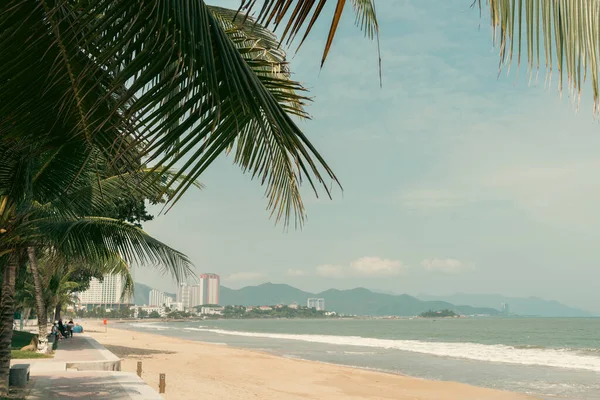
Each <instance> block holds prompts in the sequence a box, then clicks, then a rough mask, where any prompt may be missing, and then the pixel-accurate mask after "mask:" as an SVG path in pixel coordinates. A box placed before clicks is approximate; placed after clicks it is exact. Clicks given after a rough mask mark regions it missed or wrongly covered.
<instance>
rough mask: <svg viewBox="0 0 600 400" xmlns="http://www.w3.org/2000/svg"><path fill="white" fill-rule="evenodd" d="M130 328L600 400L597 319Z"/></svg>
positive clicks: (260, 322)
mask: <svg viewBox="0 0 600 400" xmlns="http://www.w3.org/2000/svg"><path fill="white" fill-rule="evenodd" d="M129 328H130V329H136V330H145V331H148V330H150V331H154V332H155V333H160V334H167V335H169V336H178V337H182V338H185V339H193V340H201V341H207V342H218V343H225V344H228V345H232V346H237V347H246V348H252V349H260V350H265V351H269V352H272V353H275V354H279V355H282V356H285V357H293V358H302V359H308V360H318V361H324V362H330V363H337V364H344V365H351V366H356V367H361V368H372V369H378V370H383V371H388V372H395V373H402V374H407V375H411V376H418V377H422V378H427V379H437V380H450V381H459V382H464V383H468V384H472V385H477V386H484V387H491V388H496V389H504V390H510V391H517V392H523V393H530V394H536V395H538V396H540V397H542V398H547V399H555V398H560V399H570V400H579V399H597V400H600V319H594V318H567V319H559V318H519V319H517V318H515V319H509V318H478V319H477V318H475V319H441V320H423V319H410V320H408V319H405V320H333V319H331V320H300V319H294V320H220V321H203V322H191V323H172V324H162V323H134V324H129Z"/></svg>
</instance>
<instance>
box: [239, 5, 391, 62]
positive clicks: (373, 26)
mask: <svg viewBox="0 0 600 400" xmlns="http://www.w3.org/2000/svg"><path fill="white" fill-rule="evenodd" d="M334 1H335V11H334V13H333V17H332V21H331V26H330V28H329V34H328V35H327V41H326V44H325V49H324V50H323V56H322V58H321V67H322V66H323V64H324V63H325V60H326V59H327V55H328V54H329V50H330V49H331V45H332V44H333V39H334V37H335V34H336V32H337V27H338V24H339V22H340V19H341V17H342V13H343V11H344V8H345V6H346V0H334ZM292 3H293V2H292V0H262V1H258V2H257V1H256V0H241V5H240V8H239V11H241V12H244V13H245V14H246V15H250V14H251V13H252V11H253V10H255V9H258V10H259V11H258V14H257V16H256V19H257V20H258V22H259V23H261V24H263V25H264V26H266V27H267V28H268V27H271V26H273V27H274V29H275V30H276V29H277V28H278V27H279V26H283V33H282V34H281V41H284V40H286V39H287V42H286V43H287V44H291V43H292V42H293V41H294V39H295V38H296V36H297V35H298V33H300V32H302V31H303V30H304V35H303V37H302V40H301V41H300V44H299V45H298V48H300V46H302V43H304V40H306V37H307V36H308V34H309V33H310V31H311V30H312V28H313V26H314V24H315V22H316V21H317V20H318V19H319V17H321V15H322V14H321V12H322V11H323V9H324V8H325V5H326V4H327V0H319V1H318V2H317V1H315V0H298V1H297V2H296V5H295V6H293V7H292ZM352 6H353V8H354V12H355V15H356V24H357V25H358V26H359V27H360V28H361V29H362V30H363V31H364V32H365V35H366V36H367V37H368V38H370V39H373V38H375V37H378V35H379V25H378V23H377V13H376V12H375V0H352ZM309 18H310V21H309V22H308V25H307V27H306V28H303V25H304V23H305V22H306V21H307V20H309ZM380 58H381V57H380ZM380 69H381V66H380Z"/></svg>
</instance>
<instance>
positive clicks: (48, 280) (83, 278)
mask: <svg viewBox="0 0 600 400" xmlns="http://www.w3.org/2000/svg"><path fill="white" fill-rule="evenodd" d="M27 250H28V254H29V262H30V274H29V277H28V278H29V279H28V280H26V282H25V285H24V288H23V291H24V292H25V293H19V294H20V297H21V298H24V299H25V300H27V301H22V305H25V306H29V307H33V308H35V310H36V313H37V315H38V332H39V335H38V337H39V345H38V352H39V353H46V352H47V351H48V350H49V348H48V346H47V345H48V341H47V336H48V319H47V316H48V312H49V311H50V310H55V311H54V317H53V319H54V320H60V319H61V315H60V314H61V309H62V307H63V306H65V305H71V304H74V300H75V299H74V293H75V292H79V291H83V290H85V288H86V287H87V286H88V284H89V281H90V279H91V278H97V279H102V278H103V277H104V276H105V275H120V276H121V277H123V282H124V287H123V293H122V295H121V296H122V297H123V298H125V297H127V296H131V295H133V287H134V283H133V277H132V276H131V273H130V271H129V265H128V264H127V263H126V262H125V260H123V258H122V257H121V256H119V255H118V254H116V253H115V254H113V255H112V256H111V257H110V258H109V259H100V260H94V259H90V258H86V257H81V258H80V259H67V258H65V257H63V256H62V255H61V254H60V253H58V252H57V251H56V250H55V249H53V248H51V249H46V250H45V251H44V254H42V255H41V257H38V256H37V255H36V254H35V253H36V252H35V250H34V248H33V247H29V248H28V249H27Z"/></svg>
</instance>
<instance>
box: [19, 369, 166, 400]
mask: <svg viewBox="0 0 600 400" xmlns="http://www.w3.org/2000/svg"><path fill="white" fill-rule="evenodd" d="M32 379H33V387H32V389H31V391H30V393H29V395H28V396H27V397H26V399H27V400H54V399H86V400H100V399H105V400H113V399H114V400H117V399H137V400H140V399H143V400H162V399H163V397H162V396H160V395H159V394H158V393H156V392H155V391H154V390H153V389H152V388H151V387H150V386H148V385H147V384H146V383H145V382H144V381H143V380H142V379H140V378H139V377H138V376H137V375H135V374H132V373H130V372H105V371H102V372H100V371H85V372H77V371H76V372H71V371H69V372H62V373H49V374H42V375H36V376H34V377H33V378H32Z"/></svg>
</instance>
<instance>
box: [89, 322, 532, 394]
mask: <svg viewBox="0 0 600 400" xmlns="http://www.w3.org/2000/svg"><path fill="white" fill-rule="evenodd" d="M83 325H84V327H85V328H86V333H89V334H90V335H91V336H92V337H94V338H95V339H96V340H97V341H99V342H100V343H101V344H102V345H104V346H106V347H107V349H108V350H110V351H112V352H113V353H115V354H116V355H117V356H119V357H121V358H122V359H123V362H122V370H123V371H129V372H135V371H136V368H137V362H138V361H142V365H143V374H142V378H143V379H144V380H145V381H146V382H147V383H148V384H149V385H150V386H152V387H153V388H154V389H156V390H158V380H159V374H160V373H165V374H166V393H165V398H166V399H197V398H201V399H203V400H212V399H214V400H217V399H218V400H224V399H228V400H229V399H232V400H233V399H239V400H248V399H261V400H263V399H273V400H301V399H314V400H338V399H339V400H342V399H344V400H358V399H361V400H362V399H368V400H392V399H393V400H531V399H534V398H533V397H530V396H526V395H521V394H516V393H508V392H501V391H496V390H491V389H483V388H478V387H474V386H469V385H464V384H461V383H455V382H438V381H428V380H424V379H418V378H411V377H406V376H401V375H393V374H386V373H381V372H373V371H367V370H361V369H357V368H350V367H344V366H338V365H331V364H325V363H319V362H313V361H302V360H293V359H287V358H283V357H277V356H274V355H270V354H266V353H261V352H257V351H250V350H244V349H238V348H231V347H228V346H221V345H216V344H210V343H203V342H196V341H189V340H183V339H179V338H172V337H168V336H162V335H154V334H150V333H141V332H134V331H128V330H122V329H117V328H114V326H115V325H117V326H118V324H111V325H110V326H109V327H108V330H107V332H104V327H103V326H102V325H101V322H92V321H85V322H84V323H83Z"/></svg>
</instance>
